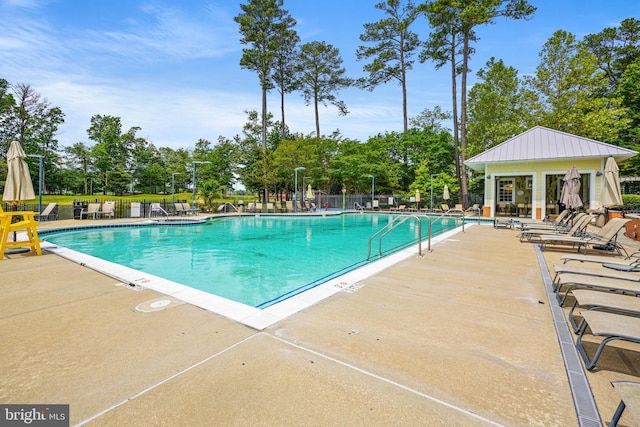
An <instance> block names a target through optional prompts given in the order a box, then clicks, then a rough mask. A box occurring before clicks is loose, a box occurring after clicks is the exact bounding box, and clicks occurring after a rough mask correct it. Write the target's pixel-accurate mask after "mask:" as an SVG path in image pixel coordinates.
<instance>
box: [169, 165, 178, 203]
mask: <svg viewBox="0 0 640 427" xmlns="http://www.w3.org/2000/svg"><path fill="white" fill-rule="evenodd" d="M176 175H180V172H174V173H172V174H171V204H173V203H175V202H174V200H173V199H174V196H175V193H176V191H175V184H176Z"/></svg>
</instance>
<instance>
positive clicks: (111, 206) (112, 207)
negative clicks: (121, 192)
mask: <svg viewBox="0 0 640 427" xmlns="http://www.w3.org/2000/svg"><path fill="white" fill-rule="evenodd" d="M96 214H97V215H99V216H106V217H108V218H115V217H116V202H104V203H103V204H102V209H101V210H99V211H98V212H96Z"/></svg>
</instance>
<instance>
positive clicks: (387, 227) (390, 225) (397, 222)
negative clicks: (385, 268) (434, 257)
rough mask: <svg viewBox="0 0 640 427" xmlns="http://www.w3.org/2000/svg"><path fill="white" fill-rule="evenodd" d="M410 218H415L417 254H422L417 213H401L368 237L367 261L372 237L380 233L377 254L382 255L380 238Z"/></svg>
mask: <svg viewBox="0 0 640 427" xmlns="http://www.w3.org/2000/svg"><path fill="white" fill-rule="evenodd" d="M411 218H413V219H415V220H416V221H417V223H418V255H419V256H422V223H421V222H420V218H419V217H418V216H417V215H401V216H398V217H396V218H394V219H393V220H391V222H389V223H388V224H387V225H385V226H384V227H382V228H381V229H380V230H378V231H377V232H375V233H374V234H373V235H372V236H371V237H370V238H369V246H368V249H367V261H369V260H370V259H371V243H372V242H373V239H375V238H376V237H378V236H379V235H380V237H379V239H378V255H382V238H383V237H384V236H386V235H387V234H389V233H390V232H392V231H393V230H394V229H395V228H397V227H398V226H400V225H401V224H402V223H404V222H405V221H407V220H409V219H411ZM429 239H431V229H429Z"/></svg>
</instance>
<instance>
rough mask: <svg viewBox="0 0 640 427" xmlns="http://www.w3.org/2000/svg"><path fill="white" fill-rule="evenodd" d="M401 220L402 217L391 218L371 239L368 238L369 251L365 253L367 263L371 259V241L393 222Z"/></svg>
mask: <svg viewBox="0 0 640 427" xmlns="http://www.w3.org/2000/svg"><path fill="white" fill-rule="evenodd" d="M401 219H402V216H397V217H395V218H393V219H392V220H391V221H390V222H389V223H388V224H387V225H385V226H384V227H382V228H381V229H380V230H378V231H376V232H375V233H373V235H372V236H371V237H369V249H368V251H367V261H369V259H370V258H371V241H372V240H373V239H375V238H376V236H377V235H378V234H380V233H382V232H384V231H385V230H386V229H387V228H389V227H391V226H392V225H393V223H394V222H396V221H398V220H401Z"/></svg>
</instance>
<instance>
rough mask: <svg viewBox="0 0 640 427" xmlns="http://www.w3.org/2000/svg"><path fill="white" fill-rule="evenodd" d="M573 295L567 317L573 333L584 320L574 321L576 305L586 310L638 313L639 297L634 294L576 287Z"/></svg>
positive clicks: (639, 311) (639, 313) (639, 312)
mask: <svg viewBox="0 0 640 427" xmlns="http://www.w3.org/2000/svg"><path fill="white" fill-rule="evenodd" d="M573 297H574V298H575V301H574V303H573V306H571V310H569V316H568V318H569V323H571V326H572V327H573V332H575V333H578V332H579V331H580V328H582V326H583V325H582V322H584V319H583V320H581V321H580V323H578V322H576V316H575V315H574V311H575V310H576V308H578V307H579V308H581V309H586V310H602V311H609V312H616V313H622V314H625V313H626V314H632V315H640V298H638V297H635V296H631V295H623V294H615V293H612V292H602V291H597V290H590V289H576V290H574V291H573Z"/></svg>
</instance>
